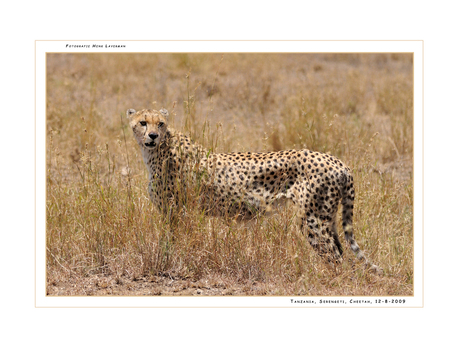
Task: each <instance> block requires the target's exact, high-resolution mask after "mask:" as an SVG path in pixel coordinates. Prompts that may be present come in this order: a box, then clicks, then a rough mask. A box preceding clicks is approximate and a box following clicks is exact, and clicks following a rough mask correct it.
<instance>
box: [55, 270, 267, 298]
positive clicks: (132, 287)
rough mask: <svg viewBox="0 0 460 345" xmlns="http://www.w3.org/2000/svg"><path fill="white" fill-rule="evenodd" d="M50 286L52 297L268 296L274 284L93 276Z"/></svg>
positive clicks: (57, 282)
mask: <svg viewBox="0 0 460 345" xmlns="http://www.w3.org/2000/svg"><path fill="white" fill-rule="evenodd" d="M47 288H48V291H47V294H48V295H51V296H106V295H112V296H173V295H175V296H181V295H183V296H232V295H240V296H241V295H257V296H261V295H267V291H269V290H270V288H273V286H270V285H269V284H265V283H260V282H252V283H249V284H248V282H241V283H238V282H236V283H235V282H226V281H225V280H222V279H218V278H212V279H209V278H206V279H201V280H197V281H195V280H192V279H183V278H174V277H167V276H164V277H142V278H137V279H129V278H124V277H121V278H113V277H106V276H103V275H92V276H90V277H86V278H78V277H70V278H69V279H67V280H60V281H53V282H51V283H50V284H48V287H47Z"/></svg>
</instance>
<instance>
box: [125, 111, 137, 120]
mask: <svg viewBox="0 0 460 345" xmlns="http://www.w3.org/2000/svg"><path fill="white" fill-rule="evenodd" d="M134 113H136V111H135V110H134V109H128V110H126V116H127V117H128V119H129V118H130V116H131V115H132V114H134Z"/></svg>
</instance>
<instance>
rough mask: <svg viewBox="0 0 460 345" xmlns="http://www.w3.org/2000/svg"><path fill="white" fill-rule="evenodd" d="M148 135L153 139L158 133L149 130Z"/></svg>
mask: <svg viewBox="0 0 460 345" xmlns="http://www.w3.org/2000/svg"><path fill="white" fill-rule="evenodd" d="M149 137H150V139H152V140H155V139H156V138H158V134H157V133H153V132H150V133H149Z"/></svg>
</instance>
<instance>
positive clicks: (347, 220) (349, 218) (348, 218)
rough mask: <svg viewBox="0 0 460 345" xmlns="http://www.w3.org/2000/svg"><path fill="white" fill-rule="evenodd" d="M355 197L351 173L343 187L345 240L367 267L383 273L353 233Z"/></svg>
mask: <svg viewBox="0 0 460 345" xmlns="http://www.w3.org/2000/svg"><path fill="white" fill-rule="evenodd" d="M354 199H355V188H354V184H353V177H352V176H351V174H347V176H346V181H345V183H344V184H343V188H342V225H343V231H344V233H345V241H346V242H347V243H348V244H349V245H350V248H351V250H352V251H353V253H354V254H355V255H356V257H357V258H358V259H359V260H361V261H363V262H364V265H365V267H366V268H370V269H371V270H372V271H374V272H376V273H378V274H382V273H383V270H382V269H381V268H380V267H378V266H376V265H373V264H371V263H369V261H368V260H367V258H366V257H365V256H364V253H363V252H362V251H361V249H360V248H359V246H358V243H356V241H355V238H354V235H353V203H354Z"/></svg>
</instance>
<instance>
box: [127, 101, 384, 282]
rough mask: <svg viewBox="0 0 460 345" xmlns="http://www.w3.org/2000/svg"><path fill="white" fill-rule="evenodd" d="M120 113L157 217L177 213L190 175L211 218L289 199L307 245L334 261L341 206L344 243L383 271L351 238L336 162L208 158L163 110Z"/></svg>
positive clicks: (291, 157) (292, 157)
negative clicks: (132, 140) (145, 172)
mask: <svg viewBox="0 0 460 345" xmlns="http://www.w3.org/2000/svg"><path fill="white" fill-rule="evenodd" d="M126 114H127V117H128V120H129V124H130V126H131V128H132V130H133V134H134V137H135V139H136V141H137V142H138V144H139V146H140V148H141V151H142V157H143V160H144V162H145V164H146V166H147V170H148V173H149V195H150V199H151V200H152V202H153V203H154V204H155V205H156V206H157V208H158V209H159V210H160V211H162V212H165V210H168V209H174V208H175V205H176V204H177V202H178V200H179V190H178V189H179V188H180V184H179V185H178V183H177V181H185V178H184V176H185V174H189V175H190V172H192V173H193V174H194V175H195V176H200V177H204V178H200V179H199V180H200V183H202V184H204V185H205V187H206V188H205V189H204V193H203V194H204V196H203V200H204V201H205V202H204V203H203V207H205V210H206V211H207V212H209V213H220V214H224V215H225V214H230V213H241V214H242V213H246V214H251V213H253V212H257V211H258V210H261V209H263V208H264V207H266V206H267V205H271V204H272V203H273V202H275V201H276V200H278V199H281V198H287V199H290V200H291V201H292V202H293V203H294V204H295V205H296V206H297V208H298V210H299V211H298V216H299V218H300V220H301V228H302V231H303V232H304V233H305V234H306V235H307V238H308V241H309V242H310V244H311V246H312V247H313V248H314V249H315V250H316V251H317V252H318V253H319V254H320V255H321V256H323V257H325V258H327V259H329V260H333V261H339V262H340V261H342V253H343V249H342V245H341V243H340V241H339V236H338V232H337V226H336V222H337V212H338V207H339V204H340V203H341V204H342V227H343V230H344V233H345V240H346V242H347V244H348V245H349V247H350V248H351V250H352V251H353V252H354V254H355V255H356V257H357V258H358V259H360V260H362V261H363V262H364V264H365V266H366V267H368V268H370V269H371V270H373V271H374V272H377V273H379V274H380V273H382V272H383V271H382V269H381V268H379V267H378V266H375V265H372V264H370V263H369V262H368V260H367V259H366V258H365V256H364V254H363V252H362V251H361V250H360V248H359V246H358V244H357V243H356V241H355V239H354V235H353V225H352V224H353V203H354V197H355V189H354V184H353V177H352V174H351V170H350V169H349V168H348V167H347V166H345V164H343V163H342V162H341V161H340V160H339V159H337V158H336V157H334V156H331V155H329V154H324V153H320V152H313V151H310V150H306V149H305V150H289V151H278V152H268V153H252V152H245V153H211V152H210V151H208V150H206V149H205V148H204V147H202V146H201V145H199V144H196V143H193V142H192V141H191V140H190V139H189V138H188V137H187V136H186V135H184V134H182V133H180V132H178V131H176V130H174V129H173V128H170V127H169V126H168V117H169V113H168V111H167V110H166V109H160V110H159V111H158V110H151V109H144V110H140V111H135V110H134V109H129V110H128V111H127V112H126ZM193 174H192V175H193ZM189 175H187V176H189ZM197 180H198V178H197Z"/></svg>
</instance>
